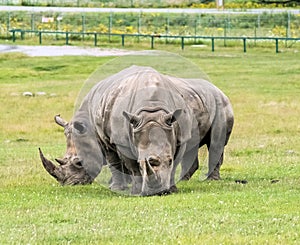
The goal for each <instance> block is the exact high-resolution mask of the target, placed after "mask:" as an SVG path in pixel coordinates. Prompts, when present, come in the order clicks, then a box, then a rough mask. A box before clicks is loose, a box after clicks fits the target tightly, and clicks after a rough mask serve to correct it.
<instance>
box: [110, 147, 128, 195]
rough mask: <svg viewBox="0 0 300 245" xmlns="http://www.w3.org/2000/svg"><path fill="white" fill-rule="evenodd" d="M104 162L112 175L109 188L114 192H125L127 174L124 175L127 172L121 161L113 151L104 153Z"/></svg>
mask: <svg viewBox="0 0 300 245" xmlns="http://www.w3.org/2000/svg"><path fill="white" fill-rule="evenodd" d="M106 160H107V162H108V166H109V169H110V172H111V174H112V176H111V181H110V182H111V183H110V186H109V188H110V189H111V190H114V191H123V190H126V189H127V188H128V179H127V176H128V174H126V172H127V170H126V168H125V166H124V163H123V161H122V160H121V159H120V158H119V156H118V154H117V153H116V152H113V151H109V152H106Z"/></svg>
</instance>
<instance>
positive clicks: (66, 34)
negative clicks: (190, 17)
mask: <svg viewBox="0 0 300 245" xmlns="http://www.w3.org/2000/svg"><path fill="white" fill-rule="evenodd" d="M10 32H11V33H12V41H13V42H16V39H17V36H16V34H17V33H19V34H20V37H21V39H22V40H23V39H24V36H25V33H33V34H36V35H37V36H38V37H39V44H42V40H43V39H42V36H43V34H50V35H56V36H57V35H63V36H64V37H65V44H66V45H69V44H70V35H78V36H93V37H94V46H97V45H98V37H99V36H109V37H110V36H116V37H120V39H121V44H122V47H124V46H125V38H127V37H138V38H140V37H142V38H149V39H150V45H151V49H154V43H155V39H166V40H167V39H179V40H180V43H181V49H182V50H183V49H184V47H185V40H191V39H192V40H194V41H195V42H196V40H201V39H208V40H210V41H211V51H212V52H214V51H215V40H224V41H225V40H241V41H242V42H243V51H244V52H247V40H255V41H256V40H267V41H273V42H275V51H276V53H279V41H294V42H300V37H299V38H287V37H236V36H233V37H230V36H226V37H225V36H180V35H176V36H172V35H150V34H115V33H97V32H64V31H32V30H21V29H14V30H10Z"/></svg>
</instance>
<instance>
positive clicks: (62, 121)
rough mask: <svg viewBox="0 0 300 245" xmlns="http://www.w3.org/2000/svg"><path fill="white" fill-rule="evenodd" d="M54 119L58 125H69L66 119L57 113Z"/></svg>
mask: <svg viewBox="0 0 300 245" xmlns="http://www.w3.org/2000/svg"><path fill="white" fill-rule="evenodd" d="M54 120H55V122H56V123H57V124H58V125H60V126H62V127H64V128H65V127H66V126H68V124H69V123H68V122H67V121H66V120H64V119H63V118H61V117H60V115H56V116H55V117H54Z"/></svg>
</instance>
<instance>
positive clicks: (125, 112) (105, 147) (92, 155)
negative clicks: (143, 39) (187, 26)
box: [40, 66, 233, 195]
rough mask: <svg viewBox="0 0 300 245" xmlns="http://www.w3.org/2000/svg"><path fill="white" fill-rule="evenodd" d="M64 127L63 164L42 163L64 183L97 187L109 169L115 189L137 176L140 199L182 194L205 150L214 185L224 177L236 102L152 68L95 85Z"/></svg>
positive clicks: (198, 83) (202, 82)
mask: <svg viewBox="0 0 300 245" xmlns="http://www.w3.org/2000/svg"><path fill="white" fill-rule="evenodd" d="M55 121H56V122H57V123H58V124H59V125H61V126H63V127H64V130H65V136H66V138H67V151H66V154H65V156H64V158H63V159H56V160H57V162H59V163H60V166H57V165H55V164H53V163H52V162H51V161H50V160H48V159H46V158H45V157H44V155H43V153H42V151H41V150H40V157H41V159H42V162H43V165H44V167H45V168H46V170H47V171H48V172H49V173H50V174H51V175H52V176H54V177H55V178H56V179H57V180H58V181H59V182H60V183H61V184H63V185H64V184H85V183H91V182H92V181H93V180H94V179H95V177H96V176H97V175H98V174H99V173H100V171H101V168H102V166H103V165H104V164H106V163H107V164H108V166H109V168H110V171H111V173H112V178H111V185H110V188H111V189H112V190H123V189H125V188H127V186H128V178H127V176H130V177H131V183H132V189H131V192H132V193H133V194H141V195H153V194H161V193H168V192H169V191H170V190H172V191H175V190H176V186H175V177H174V175H175V169H176V166H177V165H178V164H179V163H181V166H182V169H181V176H180V178H181V179H189V178H190V177H191V176H192V174H193V173H194V172H195V171H196V170H197V168H198V149H199V147H201V146H203V145H207V147H208V151H209V160H208V173H207V177H208V178H210V179H219V178H220V175H219V170H220V166H221V164H222V162H223V152H224V146H225V145H226V144H227V142H228V139H229V137H230V134H231V131H232V127H233V111H232V107H231V104H230V102H229V99H228V98H227V97H226V96H225V95H224V94H223V93H222V92H221V91H220V90H219V89H218V88H217V87H215V86H214V85H213V84H211V83H209V82H208V81H205V80H201V79H182V78H177V77H172V76H168V75H163V74H160V73H159V72H157V71H156V70H154V69H153V68H151V67H143V66H131V67H129V68H127V69H124V70H122V71H121V72H119V73H117V74H115V75H113V76H110V77H108V78H106V79H105V80H103V81H101V82H99V83H98V84H96V85H95V86H94V87H93V88H92V89H91V91H90V92H89V93H88V94H87V95H86V97H85V99H84V100H83V102H82V104H81V106H80V108H79V109H78V111H77V112H76V113H75V114H74V116H73V118H72V120H71V121H70V122H69V123H68V122H66V121H65V120H63V119H62V118H61V117H60V116H56V117H55Z"/></svg>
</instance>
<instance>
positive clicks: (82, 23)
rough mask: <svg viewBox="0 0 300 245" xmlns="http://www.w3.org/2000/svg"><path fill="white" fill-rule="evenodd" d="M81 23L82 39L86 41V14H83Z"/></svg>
mask: <svg viewBox="0 0 300 245" xmlns="http://www.w3.org/2000/svg"><path fill="white" fill-rule="evenodd" d="M81 25H82V40H83V41H84V33H85V14H83V15H82V16H81Z"/></svg>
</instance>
